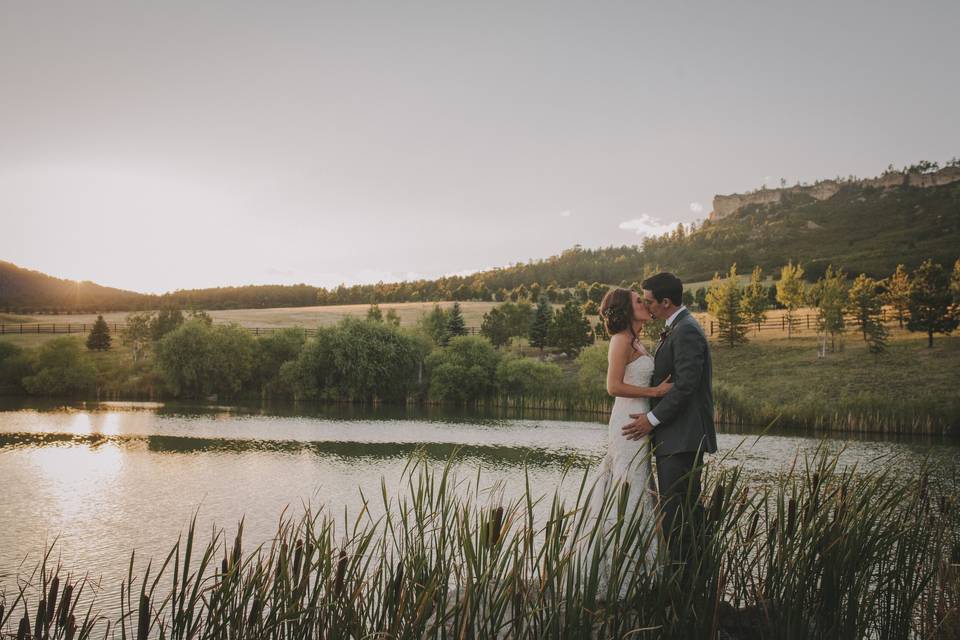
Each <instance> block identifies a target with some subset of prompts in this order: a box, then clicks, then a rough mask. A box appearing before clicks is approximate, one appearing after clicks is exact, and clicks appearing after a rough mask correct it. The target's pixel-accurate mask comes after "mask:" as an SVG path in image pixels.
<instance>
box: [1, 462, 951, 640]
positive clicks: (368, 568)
mask: <svg viewBox="0 0 960 640" xmlns="http://www.w3.org/2000/svg"><path fill="white" fill-rule="evenodd" d="M451 462H453V461H452V460H451ZM837 464H838V460H837V458H836V457H835V456H828V455H826V454H824V453H823V452H820V453H817V454H815V455H813V456H812V457H811V458H810V459H806V460H804V461H801V464H799V465H797V466H795V467H794V468H792V469H791V470H790V471H789V472H788V473H787V474H785V475H784V476H782V477H779V478H778V479H777V480H776V481H775V482H774V483H773V484H772V485H770V486H764V487H756V486H753V485H752V484H751V483H750V481H749V479H748V478H745V477H744V475H743V474H742V472H741V471H742V470H741V469H740V468H729V469H725V468H719V469H718V468H713V467H708V474H707V480H706V485H705V491H704V507H705V512H704V518H703V522H704V526H703V527H702V529H701V532H702V537H700V538H699V540H700V542H699V543H698V546H697V549H698V551H697V552H696V553H695V554H694V555H693V556H692V561H691V564H690V567H689V569H687V570H686V571H684V572H682V573H681V572H679V571H678V570H677V569H676V568H675V567H670V566H666V565H661V566H662V567H663V568H662V570H659V571H652V570H650V567H649V566H647V565H646V564H645V558H646V557H647V555H646V550H647V549H648V548H649V546H650V545H651V544H653V540H654V536H655V535H656V534H655V532H654V531H652V530H650V529H649V528H648V527H646V526H645V525H644V522H645V520H644V519H643V518H642V517H641V515H642V514H640V513H638V512H633V511H630V512H628V511H627V510H626V504H627V503H626V501H625V492H626V491H629V489H628V488H625V487H619V486H613V487H611V488H609V489H608V490H607V491H606V492H605V493H604V494H603V495H604V499H603V501H602V507H601V510H602V511H603V512H604V513H610V514H611V515H614V516H616V518H615V520H616V524H614V525H613V526H612V527H611V528H610V529H609V530H606V529H605V528H603V527H601V526H598V521H597V520H596V519H594V518H593V517H591V516H592V514H591V513H590V512H589V510H588V507H587V505H588V504H591V500H590V492H591V491H593V490H594V488H593V487H592V486H591V484H590V483H589V482H588V481H587V477H588V476H587V475H584V479H583V480H582V481H581V491H580V492H579V494H578V495H577V497H576V499H575V500H574V503H573V504H570V503H569V502H567V501H566V500H564V499H562V498H561V497H559V494H558V493H556V492H554V493H553V495H552V496H551V495H550V494H549V493H543V494H542V495H541V493H540V492H541V490H540V489H536V490H534V489H533V488H531V486H530V484H529V483H528V484H527V487H526V490H525V491H524V492H522V494H521V495H518V496H509V497H505V498H500V500H501V502H497V501H496V500H493V499H491V498H490V496H488V495H486V493H485V492H484V491H481V489H480V487H476V488H475V489H474V488H473V486H472V475H471V474H467V476H464V477H462V478H460V477H458V476H457V475H456V474H453V473H451V467H450V465H449V464H448V465H447V466H446V467H444V468H443V469H442V470H440V469H432V468H430V467H429V466H428V465H425V464H421V463H420V462H419V461H418V458H417V456H413V457H412V458H411V462H410V464H409V466H408V468H407V471H405V473H404V479H403V481H402V483H401V486H400V487H397V488H388V487H386V486H384V487H383V491H382V495H381V496H376V497H371V499H372V500H374V501H376V502H381V501H382V504H383V506H384V509H385V515H384V516H383V517H379V516H378V517H373V516H371V515H370V513H369V512H368V511H367V510H366V509H364V510H361V513H358V514H349V517H348V515H347V514H344V516H343V518H342V519H341V517H340V516H339V515H335V514H331V513H329V512H326V511H320V512H317V513H311V512H310V511H309V510H307V511H306V512H305V513H304V514H303V515H302V516H300V517H297V516H291V515H285V516H283V517H282V519H281V521H280V524H279V526H278V528H277V532H276V535H275V537H274V539H273V540H272V542H270V543H267V544H266V545H262V546H259V547H256V548H253V549H251V548H249V546H248V545H249V542H248V543H247V544H246V545H245V541H244V536H243V526H242V523H241V525H240V526H239V527H238V530H237V534H236V536H235V537H232V539H230V538H227V537H226V535H225V532H224V530H222V529H220V530H214V531H213V533H212V534H211V537H210V538H209V539H208V541H206V542H205V541H204V540H202V539H200V536H199V535H198V533H197V531H196V528H195V526H191V527H190V528H189V530H188V531H187V533H186V535H185V536H184V537H182V538H181V539H180V540H178V541H177V542H176V544H174V545H173V547H172V548H171V550H170V553H169V555H168V556H167V557H166V560H165V561H164V560H163V558H154V562H152V563H151V565H150V566H149V567H147V568H146V569H145V570H142V571H139V570H138V571H134V569H133V567H134V561H133V559H132V558H131V561H130V570H129V572H128V573H127V578H126V579H125V580H123V582H122V583H121V584H119V585H117V584H110V585H101V586H102V588H103V591H101V593H104V594H110V595H104V596H92V595H91V594H90V591H89V589H88V591H87V592H86V593H87V598H86V599H84V600H82V601H81V594H82V593H84V590H83V587H84V586H87V587H89V585H88V584H85V581H84V580H83V579H78V578H76V577H73V578H71V577H70V575H67V574H66V570H65V569H63V568H61V567H60V566H59V563H57V564H56V565H54V563H53V562H52V561H51V562H50V564H46V560H45V563H44V564H43V565H42V566H41V567H39V568H38V569H39V570H37V571H35V572H34V573H33V575H32V576H30V578H29V579H27V580H20V581H19V585H20V586H19V587H18V588H17V589H16V590H13V591H11V592H9V594H8V595H7V597H2V596H0V602H2V603H3V605H5V606H4V607H3V608H2V609H0V636H6V635H12V634H13V633H14V630H15V629H18V628H19V629H21V630H25V631H22V632H21V637H26V636H29V635H31V630H34V633H33V637H50V638H75V639H76V640H87V639H88V638H100V637H124V638H126V637H129V638H137V639H138V640H140V639H144V640H145V639H146V638H148V637H166V638H170V639H171V640H174V639H181V638H182V639H184V640H186V639H187V638H197V637H203V638H236V639H243V638H250V639H251V640H252V639H254V638H256V639H258V640H259V639H267V638H269V639H276V640H281V639H287V640H300V639H304V640H305V639H306V638H315V637H324V638H328V639H330V640H334V639H335V638H359V637H385V638H386V637H389V638H411V639H412V638H438V639H439V638H450V637H459V638H474V639H477V640H480V639H487V638H490V639H492V638H504V637H510V638H529V639H531V640H532V639H534V638H538V639H539V638H556V639H557V640H560V639H561V638H569V637H617V638H619V637H635V638H654V637H656V638H670V639H672V638H684V639H686V638H713V637H718V632H720V631H721V630H722V631H724V632H726V634H727V635H726V637H732V638H747V637H783V638H798V639H799V638H840V637H842V638H850V639H860V638H864V639H866V638H874V637H881V638H890V639H900V638H904V639H906V638H912V637H923V638H938V637H943V638H948V637H954V636H953V635H952V634H953V633H956V632H957V631H958V630H960V537H958V533H960V511H958V509H957V504H956V500H955V496H951V495H948V494H946V493H944V492H943V488H942V487H939V486H938V485H937V484H936V483H933V482H930V483H928V482H927V480H926V479H925V478H926V476H925V475H924V472H923V470H922V469H918V477H917V482H908V483H902V482H901V483H897V482H890V481H889V478H887V473H886V471H884V470H877V471H872V472H866V473H860V474H858V473H854V472H853V471H852V470H850V469H841V468H838V466H837ZM502 500H505V502H504V501H502ZM908 516H909V517H908ZM570 539H578V540H581V541H582V542H583V544H584V546H583V547H579V548H581V549H583V551H584V552H583V553H578V552H576V551H575V548H573V547H570V546H568V544H567V541H568V540H570ZM601 548H606V549H608V551H607V553H609V554H610V557H611V558H612V562H610V563H606V562H604V561H602V560H601V559H600V553H598V551H599V550H600V549H601ZM49 558H50V556H49V555H48V559H49ZM151 567H152V571H151ZM604 567H606V568H607V569H604ZM607 571H609V579H602V578H601V575H602V573H606V572H607ZM82 575H83V573H82V572H79V573H78V572H74V573H73V576H82ZM118 592H119V594H120V600H119V607H120V610H119V612H117V613H118V614H119V615H116V614H113V612H111V613H110V614H106V615H104V614H101V613H100V612H99V610H98V606H97V599H96V598H98V597H105V598H107V599H108V601H110V602H115V600H114V599H113V598H114V596H113V594H116V593H118ZM0 593H2V592H0ZM91 598H93V599H92V600H91ZM58 605H59V606H58ZM4 612H5V613H4ZM18 623H19V624H18ZM111 632H112V633H113V635H112V636H111V635H110V634H111ZM758 634H759V635H758ZM941 634H943V635H941ZM721 637H723V636H721Z"/></svg>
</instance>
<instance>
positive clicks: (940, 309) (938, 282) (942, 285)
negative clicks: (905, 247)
mask: <svg viewBox="0 0 960 640" xmlns="http://www.w3.org/2000/svg"><path fill="white" fill-rule="evenodd" d="M911 280H912V281H913V283H912V286H911V287H910V304H909V306H908V310H909V312H910V319H909V320H908V321H907V329H909V330H910V331H924V332H926V334H927V347H932V346H933V334H934V333H943V334H950V333H952V332H953V330H954V329H956V328H957V324H958V319H957V314H956V313H955V312H954V310H953V309H952V308H951V307H952V303H953V296H952V295H951V292H950V276H948V275H947V272H946V270H945V269H944V268H943V267H942V266H941V265H939V264H936V263H934V262H933V261H932V260H926V261H925V262H924V263H923V264H922V265H920V267H919V268H918V269H917V270H916V271H914V272H913V275H912V277H911Z"/></svg>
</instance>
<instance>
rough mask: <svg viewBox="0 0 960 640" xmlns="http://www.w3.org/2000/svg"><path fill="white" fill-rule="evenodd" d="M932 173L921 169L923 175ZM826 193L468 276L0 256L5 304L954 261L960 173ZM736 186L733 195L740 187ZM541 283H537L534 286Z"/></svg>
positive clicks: (102, 307)
mask: <svg viewBox="0 0 960 640" xmlns="http://www.w3.org/2000/svg"><path fill="white" fill-rule="evenodd" d="M922 175H923V174H921V176H922ZM833 185H834V186H833V187H831V190H830V193H829V195H828V196H826V197H824V196H823V194H819V197H815V195H816V194H814V195H811V193H809V192H807V191H805V190H802V189H801V190H783V191H782V192H781V193H780V194H778V197H777V199H776V201H774V202H750V201H749V199H747V200H746V203H745V204H738V206H737V208H736V209H735V210H732V211H731V212H729V213H726V214H725V215H724V216H722V217H715V218H714V219H712V220H707V221H705V222H703V223H702V224H701V225H700V226H696V227H683V228H682V229H678V230H676V231H674V232H673V233H670V234H666V235H664V236H661V237H658V238H647V239H645V240H644V242H643V245H642V246H620V247H603V248H597V249H585V248H582V247H580V246H577V247H574V248H572V249H568V250H566V251H564V252H563V253H561V254H560V255H557V256H551V257H549V258H546V259H542V260H533V261H530V262H527V263H521V264H516V265H512V266H509V267H504V268H497V269H489V270H486V271H482V272H478V273H475V274H472V275H469V276H451V277H444V278H438V279H436V280H418V281H408V282H396V283H377V284H368V285H354V286H349V287H346V286H340V287H337V288H334V289H329V290H328V289H324V288H320V287H313V286H310V285H306V284H298V285H256V286H255V285H251V286H245V287H220V288H213V289H194V290H178V291H174V292H172V293H166V294H163V295H161V296H153V295H146V294H140V293H135V292H132V291H123V290H120V289H112V288H109V287H102V286H100V285H97V284H94V283H92V282H81V283H77V282H74V281H72V280H62V279H59V278H54V277H51V276H47V275H45V274H42V273H39V272H37V271H30V270H28V269H22V268H20V267H17V266H16V265H13V264H10V263H8V262H0V311H6V312H13V313H16V312H44V311H73V312H92V311H108V310H114V311H128V310H134V309H144V308H156V307H159V306H178V307H182V308H202V309H257V308H259V309H263V308H275V307H307V306H312V305H316V304H320V305H340V304H368V303H370V302H372V301H377V302H421V301H432V300H487V301H489V300H491V299H493V298H495V297H496V298H500V297H503V295H504V294H505V293H506V292H509V291H511V290H513V289H515V288H516V287H518V286H520V285H523V286H524V287H525V288H527V289H530V287H531V285H539V287H540V288H541V290H543V289H546V288H547V287H548V286H549V285H553V286H554V287H557V288H569V287H574V286H576V285H577V283H579V282H586V283H593V282H601V283H607V284H629V283H632V282H636V281H638V280H640V279H641V278H642V276H643V274H644V273H645V272H649V271H652V270H655V269H668V270H671V271H674V272H676V273H677V274H678V275H680V277H682V278H683V279H684V280H686V281H688V282H695V281H702V280H708V279H710V278H711V277H712V276H713V274H714V273H716V272H724V271H726V270H727V269H728V268H729V266H730V264H731V263H734V262H736V263H737V265H738V268H739V271H740V272H741V273H746V272H749V270H750V269H751V268H752V267H754V266H755V265H760V266H762V267H763V268H764V269H765V270H766V271H767V273H768V274H772V273H773V272H774V271H775V270H777V269H779V267H780V266H782V265H783V264H785V263H786V262H787V260H789V259H793V260H795V261H796V260H799V261H801V262H803V264H804V266H805V269H806V275H807V278H808V279H810V280H815V279H816V278H818V277H819V276H820V275H821V274H822V273H823V271H824V270H825V269H826V267H827V265H829V264H833V265H834V266H836V267H840V268H842V269H843V270H844V271H846V272H847V273H848V274H851V275H854V274H858V273H861V272H863V273H867V274H868V275H871V276H873V277H877V278H882V277H885V276H887V275H889V274H890V273H892V272H893V270H894V269H895V268H896V265H897V264H899V263H903V264H905V265H906V266H907V267H908V268H913V267H916V266H917V265H919V264H920V262H922V261H923V260H925V259H927V258H932V259H934V260H935V261H938V262H940V263H942V264H945V265H951V264H953V262H954V260H956V259H957V257H958V255H960V181H957V182H952V183H950V184H943V185H926V186H923V187H919V186H913V184H912V183H911V181H909V180H904V181H903V184H899V185H893V186H889V185H886V186H884V185H883V184H882V183H880V182H878V181H877V180H875V181H850V182H846V183H843V182H840V183H833ZM729 197H730V196H724V198H729ZM534 288H535V290H536V286H535V287H534Z"/></svg>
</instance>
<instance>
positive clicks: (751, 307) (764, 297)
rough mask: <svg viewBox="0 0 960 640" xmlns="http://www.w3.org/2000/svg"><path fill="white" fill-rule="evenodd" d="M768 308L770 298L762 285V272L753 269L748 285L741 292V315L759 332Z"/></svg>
mask: <svg viewBox="0 0 960 640" xmlns="http://www.w3.org/2000/svg"><path fill="white" fill-rule="evenodd" d="M769 308H770V298H769V297H768V294H767V287H765V286H764V284H763V270H762V269H761V268H760V267H754V268H753V273H751V274H750V284H748V285H747V286H746V288H744V290H743V315H744V317H745V318H746V319H747V321H748V322H750V323H752V324H755V325H757V331H760V325H761V324H763V321H764V320H766V319H767V309H769Z"/></svg>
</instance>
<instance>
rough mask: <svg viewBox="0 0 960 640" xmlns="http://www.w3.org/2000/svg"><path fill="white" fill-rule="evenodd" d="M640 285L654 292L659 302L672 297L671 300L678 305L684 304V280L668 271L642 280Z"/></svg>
mask: <svg viewBox="0 0 960 640" xmlns="http://www.w3.org/2000/svg"><path fill="white" fill-rule="evenodd" d="M640 287H641V288H643V289H646V290H648V291H649V292H650V293H652V294H653V297H654V298H656V299H657V302H663V299H664V298H670V301H671V302H673V304H675V305H676V306H678V307H679V306H680V305H681V304H683V282H681V281H680V278H678V277H677V276H675V275H673V274H672V273H669V272H667V271H661V272H660V273H655V274H653V275H652V276H650V277H649V278H647V279H646V280H644V281H643V282H641V283H640Z"/></svg>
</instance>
